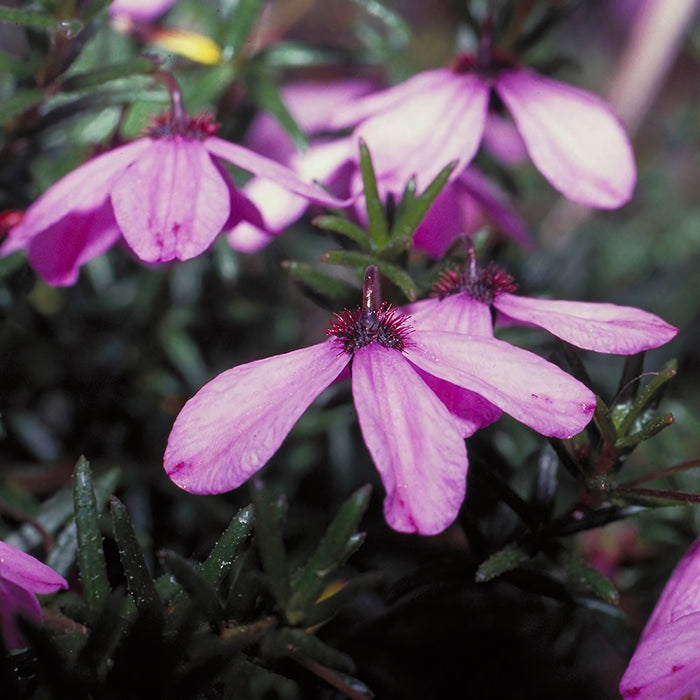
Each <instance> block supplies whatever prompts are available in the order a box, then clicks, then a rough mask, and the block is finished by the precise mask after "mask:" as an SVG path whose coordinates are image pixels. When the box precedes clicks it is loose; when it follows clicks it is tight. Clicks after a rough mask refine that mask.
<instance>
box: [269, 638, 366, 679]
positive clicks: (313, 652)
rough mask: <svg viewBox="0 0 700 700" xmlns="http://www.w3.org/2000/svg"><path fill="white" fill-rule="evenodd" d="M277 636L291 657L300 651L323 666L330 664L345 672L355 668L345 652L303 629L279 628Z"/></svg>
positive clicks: (350, 671)
mask: <svg viewBox="0 0 700 700" xmlns="http://www.w3.org/2000/svg"><path fill="white" fill-rule="evenodd" d="M277 636H278V637H279V640H280V641H281V642H282V647H283V648H284V649H285V652H286V654H288V655H290V656H292V657H293V656H294V652H297V651H301V652H303V653H304V654H306V655H307V656H309V657H311V658H312V659H315V660H316V661H318V662H319V663H322V664H323V665H324V666H330V667H331V668H336V669H339V670H340V671H345V672H347V673H352V672H353V671H354V670H355V664H354V663H353V660H352V659H351V658H350V657H349V656H348V655H347V654H344V653H343V652H342V651H338V650H337V649H334V648H333V647H331V646H329V645H328V644H326V643H325V642H322V641H321V640H320V639H319V638H318V637H315V636H314V635H312V634H309V633H308V632H306V631H305V630H298V629H290V628H288V627H287V628H285V629H281V630H279V631H278V632H277Z"/></svg>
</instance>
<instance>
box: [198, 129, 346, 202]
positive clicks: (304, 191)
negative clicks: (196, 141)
mask: <svg viewBox="0 0 700 700" xmlns="http://www.w3.org/2000/svg"><path fill="white" fill-rule="evenodd" d="M204 144H205V146H206V149H207V150H208V151H209V153H211V154H212V155H215V156H218V157H219V158H223V159H224V160H226V161H228V162H229V163H233V164H234V165H236V166H238V167H239V168H242V169H243V170H247V171H248V172H250V173H253V175H257V176H258V177H265V178H268V179H270V180H274V181H275V182H276V183H277V184H278V185H280V186H281V187H284V188H285V189H287V190H289V191H290V192H294V193H295V194H298V195H301V196H302V197H306V198H307V199H308V200H309V201H311V202H315V203H316V204H321V205H323V206H325V207H347V206H349V205H350V204H352V202H353V200H352V198H351V199H345V200H343V199H338V198H337V197H334V196H333V195H330V194H328V193H327V192H324V190H323V189H321V188H320V187H319V186H318V185H314V184H311V183H310V182H305V181H304V180H303V179H301V178H300V177H299V176H298V175H297V174H296V173H295V172H294V171H293V170H291V169H290V168H288V167H286V166H284V165H281V164H280V163H276V162H275V161H274V160H271V159H270V158H266V157H265V156H261V155H259V154H258V153H255V152H253V151H251V150H249V149H247V148H244V147H243V146H239V145H238V144H235V143H230V142H229V141H224V140H223V139H220V138H217V137H216V136H212V137H210V138H208V139H206V140H205V141H204Z"/></svg>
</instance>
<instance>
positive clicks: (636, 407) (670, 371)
mask: <svg viewBox="0 0 700 700" xmlns="http://www.w3.org/2000/svg"><path fill="white" fill-rule="evenodd" d="M677 372H678V363H677V362H676V360H670V361H669V362H667V363H666V364H665V365H664V366H663V368H662V369H661V371H660V372H659V373H658V374H657V375H656V376H655V377H654V378H653V379H652V380H651V381H650V382H649V383H648V384H647V385H646V386H645V387H644V388H643V389H642V391H641V392H640V393H639V396H637V398H636V399H635V401H634V403H633V404H632V407H631V408H630V410H629V411H628V412H627V414H626V415H625V416H624V418H622V420H621V422H620V425H619V426H618V435H620V436H624V435H627V433H628V432H629V430H630V428H631V427H632V425H633V423H634V421H635V420H636V419H637V417H638V416H639V415H640V414H641V412H642V411H643V410H644V408H645V407H646V405H647V404H648V403H649V402H650V401H651V400H652V399H653V398H654V394H656V392H657V391H659V389H661V387H663V386H664V384H666V383H667V382H668V381H670V380H671V379H673V377H675V376H676V374H677Z"/></svg>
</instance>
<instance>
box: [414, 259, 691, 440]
mask: <svg viewBox="0 0 700 700" xmlns="http://www.w3.org/2000/svg"><path fill="white" fill-rule="evenodd" d="M468 260H469V265H468V267H467V271H466V272H465V274H464V275H459V274H457V273H455V272H453V271H448V272H446V273H444V274H443V276H442V277H441V279H440V280H439V281H438V283H437V284H436V285H435V286H434V293H435V295H436V296H435V297H434V298H432V299H424V300H422V301H417V302H415V303H413V304H410V305H409V306H407V307H405V309H404V310H405V312H406V313H407V314H410V315H411V317H412V318H413V320H414V323H416V324H420V326H421V327H422V328H425V329H431V328H432V329H434V330H440V331H448V332H450V333H461V334H465V335H467V336H472V337H473V336H485V337H492V335H493V323H492V320H491V307H492V306H493V307H494V308H495V309H496V311H497V312H498V316H497V318H498V319H500V320H501V321H505V322H507V323H508V324H517V323H520V324H525V325H534V326H539V327H541V328H544V329H546V330H548V331H549V332H550V333H553V334H554V335H556V336H557V337H558V338H561V339H562V340H566V341H567V342H569V343H571V344H572V345H576V346H577V347H580V348H585V349H588V350H595V351H597V352H607V353H613V354H625V355H626V354H633V353H637V352H641V351H642V350H647V349H650V348H655V347H658V346H659V345H663V344H664V343H666V342H668V341H669V340H670V339H671V338H673V337H674V336H675V335H676V333H677V332H678V329H677V328H675V327H674V326H671V325H669V324H668V323H666V322H665V321H663V320H662V319H660V318H659V317H658V316H655V315H654V314H650V313H648V312H647V311H642V310H641V309H635V308H631V307H628V306H616V305H614V304H599V303H586V302H574V301H558V300H553V299H530V298H527V297H520V296H516V295H515V294H512V292H513V291H515V285H514V284H513V278H512V277H511V276H510V275H508V274H506V273H505V272H503V271H501V270H499V269H498V268H496V267H495V266H493V265H489V266H488V267H487V268H486V269H484V270H481V271H479V270H478V269H477V267H476V259H475V257H474V250H473V247H471V246H470V247H469V248H468ZM424 379H425V380H426V381H427V382H428V384H429V385H430V387H431V389H432V390H433V391H434V392H435V393H436V394H437V395H438V396H439V397H440V399H441V400H442V401H443V403H445V405H446V406H447V407H448V408H449V410H450V412H451V413H452V414H453V416H454V417H455V418H456V419H457V420H458V423H459V425H460V429H461V430H462V434H463V435H464V437H468V436H469V435H471V434H472V433H473V432H474V431H475V430H477V429H478V428H482V427H484V426H486V425H488V424H490V423H492V422H494V421H495V420H497V419H498V417H499V416H500V410H499V408H498V406H497V405H496V406H494V405H493V404H491V403H490V402H488V401H486V400H485V398H484V397H483V396H481V397H478V396H474V393H473V392H471V391H469V392H467V391H465V390H464V389H463V388H461V387H459V386H456V385H455V384H454V383H453V382H449V381H444V379H435V378H426V377H424Z"/></svg>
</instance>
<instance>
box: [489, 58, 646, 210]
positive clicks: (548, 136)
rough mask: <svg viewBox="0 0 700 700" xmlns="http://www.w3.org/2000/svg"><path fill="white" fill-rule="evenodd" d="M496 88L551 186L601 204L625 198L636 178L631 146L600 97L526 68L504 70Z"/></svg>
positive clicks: (620, 202) (605, 205) (580, 199)
mask: <svg viewBox="0 0 700 700" xmlns="http://www.w3.org/2000/svg"><path fill="white" fill-rule="evenodd" d="M495 89H496V92H497V93H498V95H499V97H500V98H501V99H502V100H503V102H504V103H505V105H506V106H507V107H508V109H509V111H510V113H511V115H512V117H513V120H514V121H515V123H516V125H517V127H518V130H519V131H520V135H521V136H522V137H523V140H524V141H525V145H526V146H527V150H528V153H529V154H530V158H532V161H533V162H534V164H535V166H536V167H537V169H538V170H539V171H540V172H541V173H542V174H543V175H544V176H545V177H546V178H547V180H549V182H550V183H551V184H552V186H553V187H554V188H556V189H557V190H559V191H560V192H561V193H562V194H563V195H564V196H565V197H567V198H568V199H571V200H573V201H575V202H579V203H581V204H586V205H588V206H592V207H600V208H603V209H613V208H616V207H620V206H622V205H623V204H625V203H626V202H628V201H629V199H630V198H631V197H632V192H633V190H634V186H635V183H636V179H637V171H636V167H635V164H634V154H633V152H632V146H631V145H630V142H629V138H628V137H627V134H626V132H625V129H624V127H623V126H622V124H621V123H620V121H619V119H618V118H617V117H616V116H615V114H614V112H613V111H612V109H611V108H610V107H609V106H608V105H607V104H606V103H605V102H604V101H603V100H601V99H600V98H598V97H596V96H595V95H592V94H591V93H589V92H585V91H584V90H579V89H577V88H574V87H571V86H570V85H566V84H564V83H560V82H558V81H555V80H550V79H548V78H543V77H542V76H540V75H537V73H535V72H533V71H531V70H529V69H527V68H515V69H513V70H507V71H504V72H503V73H501V74H500V75H499V77H498V78H497V80H496V84H495Z"/></svg>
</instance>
